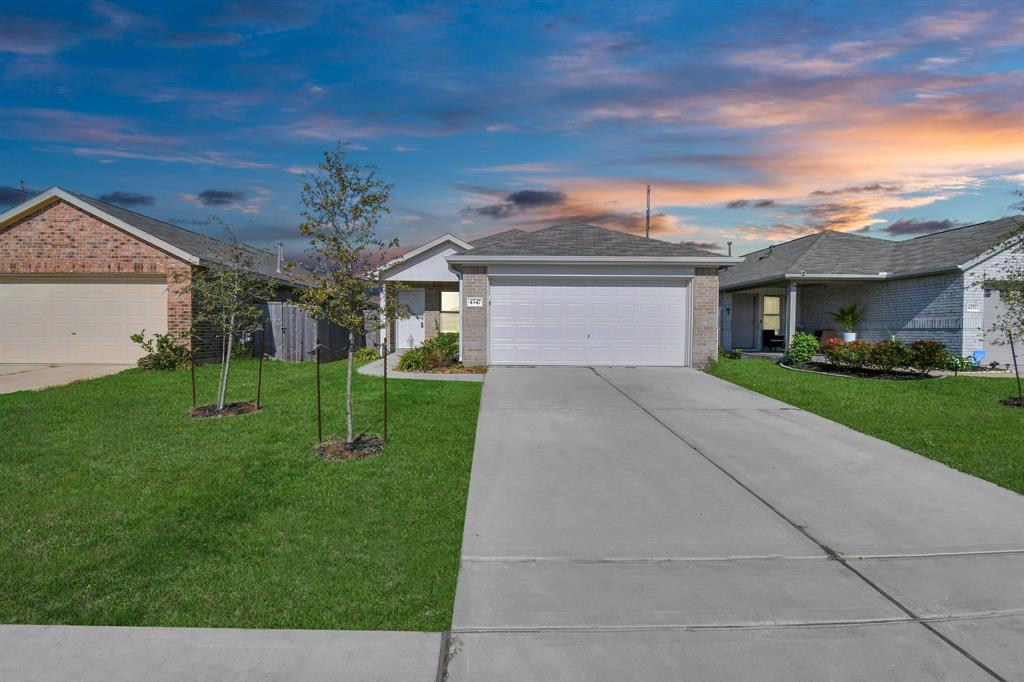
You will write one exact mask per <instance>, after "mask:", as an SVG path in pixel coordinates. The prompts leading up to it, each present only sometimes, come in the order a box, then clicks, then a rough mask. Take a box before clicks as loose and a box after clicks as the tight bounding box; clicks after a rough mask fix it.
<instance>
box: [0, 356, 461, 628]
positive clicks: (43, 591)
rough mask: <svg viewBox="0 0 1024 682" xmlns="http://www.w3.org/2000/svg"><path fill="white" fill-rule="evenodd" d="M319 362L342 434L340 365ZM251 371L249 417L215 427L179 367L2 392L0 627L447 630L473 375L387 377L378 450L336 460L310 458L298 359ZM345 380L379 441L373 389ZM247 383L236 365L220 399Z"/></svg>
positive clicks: (308, 413) (376, 387)
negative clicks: (199, 409)
mask: <svg viewBox="0 0 1024 682" xmlns="http://www.w3.org/2000/svg"><path fill="white" fill-rule="evenodd" d="M219 369H220V368H219V366H217V365H208V366H204V367H201V368H200V369H199V371H198V379H199V384H200V398H199V402H200V404H202V403H204V402H210V401H211V400H212V398H213V396H214V395H215V394H216V382H217V375H218V371H219ZM322 371H323V387H324V436H325V437H326V436H327V435H328V434H330V433H336V434H343V433H344V413H343V400H344V371H345V363H344V362H335V363H331V364H327V365H323V366H322ZM263 382H264V383H263V405H264V409H263V411H262V412H260V413H259V414H252V415H243V416H236V417H227V418H223V419H189V418H188V417H187V416H186V412H187V411H188V409H189V407H190V405H191V389H190V384H189V373H188V372H187V371H179V372H171V373H164V372H140V371H138V370H134V369H132V370H128V371H125V372H122V373H120V374H117V375H113V376H108V377H104V378H101V379H96V380H93V381H88V382H81V383H77V384H72V385H69V386H63V387H59V388H53V389H48V390H44V391H39V392H21V393H12V394H8V395H0V434H2V436H0V500H2V503H0V622H3V623H66V624H81V625H154V626H155V625H159V626H196V627H245V628H336V629H386V630H424V631H438V630H444V629H446V628H448V627H449V626H450V624H451V613H452V605H453V600H454V593H455V580H456V577H457V574H458V567H459V553H460V546H461V541H462V524H463V517H464V514H465V506H466V494H467V490H468V487H469V472H470V462H471V458H472V452H473V440H474V435H475V431H476V418H477V409H478V405H479V398H480V386H481V385H480V384H478V383H465V382H441V381H409V380H405V381H402V380H395V381H391V382H389V391H388V394H389V399H390V400H389V402H390V411H391V415H390V416H391V425H390V436H391V443H390V445H389V446H388V448H387V450H386V451H385V452H384V453H383V454H382V455H380V456H378V457H375V458H372V459H365V460H357V461H349V462H345V463H336V462H324V461H321V460H319V459H317V458H316V457H315V456H314V455H313V454H312V452H311V448H312V446H313V445H314V443H315V441H316V419H315V412H314V406H315V401H316V395H315V384H314V366H313V365H312V364H311V363H305V364H301V365H287V364H283V363H276V362H274V363H267V364H266V365H265V367H264V377H263ZM354 383H355V401H356V416H355V422H356V429H357V431H369V432H375V433H380V432H381V423H382V418H381V393H382V382H381V380H380V379H379V378H376V377H367V376H362V375H360V374H358V373H357V374H355V377H354ZM255 391H256V363H255V361H243V362H238V363H237V364H235V365H234V371H233V372H232V386H231V388H230V390H229V399H231V400H251V399H254V398H255ZM204 397H205V400H204Z"/></svg>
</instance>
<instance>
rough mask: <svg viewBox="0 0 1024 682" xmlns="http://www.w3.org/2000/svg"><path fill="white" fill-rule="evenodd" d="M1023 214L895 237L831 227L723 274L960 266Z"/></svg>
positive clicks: (767, 277) (753, 276)
mask: <svg viewBox="0 0 1024 682" xmlns="http://www.w3.org/2000/svg"><path fill="white" fill-rule="evenodd" d="M1021 219H1022V218H1021V216H1016V217H1006V218H1000V219H999V220H992V221H989V222H986V223H979V224H977V225H969V226H967V227H958V228H954V229H952V230H945V231H943V232H936V233H934V234H929V235H924V236H921V237H915V238H914V239H907V240H904V241H892V240H889V239H879V238H877V237H866V236H864V235H857V234H848V233H845V232H835V231H832V230H825V231H824V232H817V233H815V234H811V235H807V236H806V237H800V238H799V239H794V240H792V241H789V242H785V243H784V244H778V245H775V246H774V247H769V248H767V249H761V250H760V251H755V252H753V253H751V254H748V255H747V256H746V257H745V259H744V261H743V262H742V263H739V264H737V265H732V266H729V267H728V268H727V269H726V270H724V271H722V272H721V273H720V274H719V281H720V282H721V285H722V287H723V288H725V289H732V288H736V287H742V286H748V285H753V284H754V283H757V282H766V281H773V280H781V279H783V278H784V277H785V275H786V274H795V273H799V272H805V273H806V274H808V275H877V274H879V273H882V272H884V273H887V274H888V275H890V276H892V275H899V274H905V273H911V272H916V271H919V270H926V269H928V270H931V269H934V270H943V269H950V270H952V269H954V268H956V267H957V266H959V265H961V264H963V263H967V262H968V261H970V260H971V259H973V258H975V257H976V256H979V255H981V254H982V253H984V252H986V251H988V250H989V249H990V248H992V247H993V246H994V245H995V244H996V243H997V242H998V241H999V239H1000V238H1001V237H1005V236H1006V235H1007V234H1009V233H1010V232H1011V231H1013V230H1014V229H1016V228H1017V225H1018V221H1020V220H1021Z"/></svg>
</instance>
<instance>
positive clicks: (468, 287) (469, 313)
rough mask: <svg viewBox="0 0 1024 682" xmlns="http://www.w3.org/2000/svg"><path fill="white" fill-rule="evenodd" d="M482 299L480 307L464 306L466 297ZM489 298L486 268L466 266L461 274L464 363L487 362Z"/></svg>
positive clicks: (478, 363)
mask: <svg viewBox="0 0 1024 682" xmlns="http://www.w3.org/2000/svg"><path fill="white" fill-rule="evenodd" d="M470 296H479V297H482V298H483V299H484V305H483V307H481V308H470V307H468V306H466V299H467V298H469V297H470ZM489 310H490V298H489V295H488V290H487V268H485V267H466V268H464V269H463V276H462V362H463V364H465V365H486V364H487V350H488V346H487V313H488V311H489Z"/></svg>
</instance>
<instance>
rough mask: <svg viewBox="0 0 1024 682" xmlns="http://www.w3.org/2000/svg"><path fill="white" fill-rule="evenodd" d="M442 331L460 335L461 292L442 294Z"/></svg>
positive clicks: (445, 292) (444, 292) (443, 292)
mask: <svg viewBox="0 0 1024 682" xmlns="http://www.w3.org/2000/svg"><path fill="white" fill-rule="evenodd" d="M440 325H441V331H442V332H455V333H456V334H458V333H459V292H457V291H442V292H441V320H440Z"/></svg>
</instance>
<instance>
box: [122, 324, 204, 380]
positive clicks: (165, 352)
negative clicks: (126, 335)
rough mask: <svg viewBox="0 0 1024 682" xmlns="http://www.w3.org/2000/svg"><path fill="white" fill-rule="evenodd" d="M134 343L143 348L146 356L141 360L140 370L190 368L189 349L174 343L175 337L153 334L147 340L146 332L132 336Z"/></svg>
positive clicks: (139, 363) (168, 334) (169, 334)
mask: <svg viewBox="0 0 1024 682" xmlns="http://www.w3.org/2000/svg"><path fill="white" fill-rule="evenodd" d="M130 338H131V340H132V342H133V343H137V344H139V345H140V346H142V350H144V351H146V354H145V355H144V356H142V357H141V358H139V362H138V365H139V369H155V370H174V369H184V368H185V367H188V366H189V356H188V348H186V347H185V346H181V345H178V344H177V343H175V342H174V335H173V334H171V333H170V332H168V333H167V334H153V337H152V338H150V339H147V338H146V330H145V329H143V330H142V331H141V332H139V333H137V334H132V335H131V337H130Z"/></svg>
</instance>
